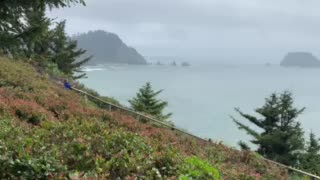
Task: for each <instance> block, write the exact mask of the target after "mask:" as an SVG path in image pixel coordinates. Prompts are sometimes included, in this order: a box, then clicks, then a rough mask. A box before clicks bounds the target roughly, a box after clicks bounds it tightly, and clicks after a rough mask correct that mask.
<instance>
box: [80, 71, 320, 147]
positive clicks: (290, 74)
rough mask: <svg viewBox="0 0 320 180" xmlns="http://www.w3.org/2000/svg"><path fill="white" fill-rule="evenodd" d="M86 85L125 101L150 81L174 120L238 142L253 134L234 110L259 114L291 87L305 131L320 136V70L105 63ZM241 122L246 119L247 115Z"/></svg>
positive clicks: (206, 134) (202, 133)
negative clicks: (236, 120) (242, 125)
mask: <svg viewBox="0 0 320 180" xmlns="http://www.w3.org/2000/svg"><path fill="white" fill-rule="evenodd" d="M86 70H87V75H88V78H87V79H84V80H81V82H82V83H84V84H85V85H87V86H88V87H91V88H92V89H95V90H96V91H98V92H99V93H100V94H102V95H106V96H112V97H114V98H116V99H118V100H119V101H120V102H121V103H123V104H124V105H128V99H130V98H132V97H133V96H135V94H136V92H137V91H138V89H139V88H140V87H141V86H142V85H144V84H145V83H146V82H151V83H152V85H153V86H154V89H156V90H158V89H163V90H164V91H163V93H162V94H161V95H160V97H161V98H162V99H163V100H166V101H168V102H169V107H168V108H167V111H168V112H172V113H173V116H172V121H173V122H174V123H175V124H176V125H177V126H178V127H181V128H184V129H186V130H188V131H190V132H192V133H195V134H197V135H199V136H201V137H206V138H211V139H214V140H222V141H223V142H224V143H225V144H228V145H231V146H236V144H237V142H238V141H239V140H249V139H250V137H249V136H247V135H246V134H245V132H242V131H240V130H238V129H237V127H236V126H235V124H234V123H233V121H232V119H231V118H230V116H235V117H237V118H238V117H239V116H237V114H236V113H235V111H234V108H235V107H239V108H240V109H241V110H242V111H244V112H248V113H254V111H253V110H254V109H255V108H256V107H260V106H262V105H263V103H264V98H265V97H267V96H268V95H270V94H271V93H272V92H282V91H284V90H289V91H291V92H292V93H293V95H294V97H295V103H296V106H298V107H306V108H307V109H306V111H305V112H304V114H303V115H301V116H300V118H299V121H300V122H301V123H302V125H303V128H304V130H305V132H310V131H313V132H315V133H316V134H317V135H318V136H319V137H320V81H319V78H320V69H298V68H297V69H286V68H281V67H278V66H269V67H267V66H258V65H248V66H221V65H207V66H205V65H201V66H200V65H199V66H193V67H171V66H105V67H90V68H89V67H88V68H86ZM239 120H241V121H242V122H246V120H245V119H241V118H240V117H239Z"/></svg>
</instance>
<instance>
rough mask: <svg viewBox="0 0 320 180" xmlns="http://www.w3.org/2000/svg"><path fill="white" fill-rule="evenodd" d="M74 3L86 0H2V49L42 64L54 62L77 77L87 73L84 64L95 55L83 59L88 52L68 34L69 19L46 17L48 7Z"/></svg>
mask: <svg viewBox="0 0 320 180" xmlns="http://www.w3.org/2000/svg"><path fill="white" fill-rule="evenodd" d="M71 3H82V4H84V1H83V0H34V1H22V0H11V1H8V0H4V1H1V2H0V5H2V6H1V7H0V15H1V16H0V30H1V32H0V49H1V52H2V53H6V54H10V55H12V56H13V57H15V58H21V57H22V58H27V59H31V60H33V61H37V62H38V63H40V65H43V66H46V64H48V63H50V62H53V63H55V64H56V65H57V67H58V68H59V70H61V71H62V72H64V73H65V74H66V75H70V76H73V77H74V78H81V77H83V76H84V75H85V74H77V76H74V73H75V72H76V73H78V72H81V71H80V66H81V65H83V64H84V63H86V62H87V61H89V60H90V58H91V57H88V58H84V59H83V60H79V58H80V56H81V55H83V54H84V53H85V51H84V50H82V49H78V48H77V42H76V41H73V40H71V39H70V38H68V37H67V35H66V33H65V22H64V21H63V22H60V23H57V25H56V27H55V28H54V29H50V27H53V26H54V24H53V22H52V20H51V19H49V18H47V17H46V10H47V8H48V7H49V8H59V7H65V6H70V5H71Z"/></svg>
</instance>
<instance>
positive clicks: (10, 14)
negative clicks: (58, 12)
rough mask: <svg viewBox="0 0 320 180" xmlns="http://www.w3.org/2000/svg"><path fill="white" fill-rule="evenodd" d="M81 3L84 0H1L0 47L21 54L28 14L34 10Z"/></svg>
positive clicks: (7, 52) (10, 52) (12, 53)
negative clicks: (22, 37)
mask: <svg viewBox="0 0 320 180" xmlns="http://www.w3.org/2000/svg"><path fill="white" fill-rule="evenodd" d="M76 3H80V4H83V5H85V3H84V0H1V1H0V49H1V51H2V52H5V53H6V54H11V55H13V56H17V55H20V53H21V47H23V48H24V46H23V44H22V42H21V41H22V39H21V36H22V35H23V34H25V33H26V32H25V31H24V30H25V29H28V28H26V24H25V23H26V19H27V17H26V16H27V14H30V12H31V11H33V10H38V9H37V8H35V7H36V6H38V7H40V10H41V8H46V7H49V8H50V9H53V8H61V7H67V6H71V5H72V4H76Z"/></svg>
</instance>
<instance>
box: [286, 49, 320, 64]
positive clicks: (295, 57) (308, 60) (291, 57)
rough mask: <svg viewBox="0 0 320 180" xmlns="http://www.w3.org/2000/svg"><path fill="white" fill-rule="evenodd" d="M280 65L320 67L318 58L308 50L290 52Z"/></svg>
mask: <svg viewBox="0 0 320 180" xmlns="http://www.w3.org/2000/svg"><path fill="white" fill-rule="evenodd" d="M280 65H281V66H284V67H303V68H314V67H320V60H319V59H318V58H317V57H315V56H314V55H313V54H312V53H309V52H290V53H288V54H287V55H286V56H285V57H284V59H283V60H282V62H281V63H280Z"/></svg>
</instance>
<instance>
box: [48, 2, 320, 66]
mask: <svg viewBox="0 0 320 180" xmlns="http://www.w3.org/2000/svg"><path fill="white" fill-rule="evenodd" d="M319 7H320V1H318V0H308V1H302V0H236V1H235V0H162V1H155V0H134V1H133V0H87V7H81V6H76V7H72V8H70V9H60V10H54V11H53V12H48V14H49V15H50V16H51V17H58V18H59V19H67V21H68V26H67V28H68V32H69V33H70V34H74V33H77V32H85V31H88V30H94V29H104V30H107V31H112V32H115V33H117V34H119V35H120V36H121V38H122V39H124V41H125V42H127V43H128V44H129V45H132V46H134V47H136V48H137V49H138V50H139V51H141V52H142V53H143V54H145V55H172V56H192V57H211V58H212V59H221V60H224V59H230V60H231V59H234V58H236V57H238V59H239V60H242V61H250V62H254V61H257V60H259V59H261V58H262V57H266V58H269V59H271V60H270V61H277V60H278V59H279V58H281V56H283V55H284V54H285V53H286V51H291V50H301V51H304V50H306V51H311V52H314V53H316V54H317V51H318V46H319V42H320V35H319V33H318V32H319V31H320V11H318V9H319Z"/></svg>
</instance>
